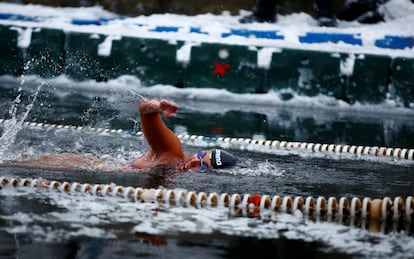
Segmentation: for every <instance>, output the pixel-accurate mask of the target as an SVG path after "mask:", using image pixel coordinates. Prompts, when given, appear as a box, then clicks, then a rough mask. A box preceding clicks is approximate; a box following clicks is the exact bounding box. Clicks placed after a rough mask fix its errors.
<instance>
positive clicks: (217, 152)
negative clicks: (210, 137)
mask: <svg viewBox="0 0 414 259" xmlns="http://www.w3.org/2000/svg"><path fill="white" fill-rule="evenodd" d="M216 164H217V165H222V163H221V155H220V149H216Z"/></svg>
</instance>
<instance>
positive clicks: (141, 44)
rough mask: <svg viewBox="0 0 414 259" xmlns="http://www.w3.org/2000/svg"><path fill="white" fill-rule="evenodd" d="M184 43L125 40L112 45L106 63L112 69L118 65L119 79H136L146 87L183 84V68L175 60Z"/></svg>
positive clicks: (142, 39)
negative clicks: (126, 76)
mask: <svg viewBox="0 0 414 259" xmlns="http://www.w3.org/2000/svg"><path fill="white" fill-rule="evenodd" d="M182 44H183V43H182V42H174V43H170V42H168V41H166V40H159V39H144V38H132V37H123V38H122V39H121V40H117V41H114V42H113V43H112V52H111V56H110V57H108V59H107V60H106V61H107V62H109V64H108V65H109V66H110V65H111V64H112V63H116V64H117V65H118V67H117V69H116V72H115V73H117V76H120V75H124V74H131V75H135V76H137V77H138V78H139V79H140V80H141V82H142V83H143V85H146V86H151V85H154V84H169V85H182V81H183V66H182V65H181V64H179V63H178V62H177V60H176V55H177V54H176V53H177V50H178V49H179V48H180V47H181V46H182Z"/></svg>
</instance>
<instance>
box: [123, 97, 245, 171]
mask: <svg viewBox="0 0 414 259" xmlns="http://www.w3.org/2000/svg"><path fill="white" fill-rule="evenodd" d="M138 109H139V112H140V115H141V126H142V131H143V133H144V135H145V137H146V140H147V142H148V144H149V146H150V147H151V150H150V151H149V152H148V153H147V154H146V155H144V156H142V157H139V158H137V159H135V160H134V161H133V162H132V163H131V168H133V169H135V168H136V169H147V168H165V169H175V170H177V171H206V170H208V169H211V168H215V169H219V168H226V167H232V166H234V165H235V164H236V163H237V160H236V158H235V157H234V156H233V155H231V154H230V153H228V152H227V151H224V150H221V149H213V150H200V151H198V152H197V153H196V154H194V155H192V156H187V155H186V154H185V153H184V151H183V149H182V147H181V142H180V140H179V139H178V137H177V136H176V135H175V134H174V133H173V132H172V131H171V130H170V129H169V128H168V127H167V126H166V125H165V124H164V121H163V120H162V118H161V114H163V115H164V116H165V117H166V118H172V117H174V116H175V113H176V111H177V109H178V105H177V104H175V103H173V102H171V101H167V100H156V99H146V98H143V99H142V100H141V103H140V104H139V107H138Z"/></svg>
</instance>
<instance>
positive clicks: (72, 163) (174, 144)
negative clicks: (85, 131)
mask: <svg viewBox="0 0 414 259" xmlns="http://www.w3.org/2000/svg"><path fill="white" fill-rule="evenodd" d="M138 110H139V113H140V115H141V116H140V117H141V127H142V131H143V133H144V135H145V138H146V140H147V142H148V144H149V146H150V150H149V152H148V153H146V154H145V155H143V156H141V157H138V158H136V159H135V160H134V161H132V163H131V164H130V165H128V166H124V167H122V168H119V167H118V168H116V166H115V165H113V164H112V165H111V164H108V163H105V162H104V161H102V160H100V159H99V158H96V157H93V156H90V155H77V154H72V153H61V154H53V155H45V156H42V157H40V158H39V159H36V160H32V161H24V163H23V164H22V162H23V161H20V162H19V163H18V166H21V167H28V168H41V169H52V168H58V169H61V170H62V169H71V168H86V169H88V168H94V169H95V168H97V169H101V170H119V169H121V170H123V171H135V170H145V169H163V170H175V171H207V170H209V169H221V168H228V167H232V166H234V165H236V163H237V159H236V158H235V157H234V156H233V155H232V154H230V153H229V152H227V151H224V150H221V149H212V150H200V151H198V152H197V153H195V154H193V155H191V156H188V155H186V154H185V153H184V151H183V149H182V146H181V142H180V140H179V139H178V137H177V136H176V135H175V134H174V132H172V131H171V130H170V129H169V128H168V127H167V126H166V125H165V123H164V121H163V119H162V117H161V115H162V114H163V115H164V116H165V117H166V118H172V117H174V116H175V114H176V111H177V110H178V105H177V104H175V103H173V102H171V101H167V100H156V99H147V98H145V97H144V98H142V99H141V102H140V104H139V106H138ZM14 164H15V163H14ZM15 165H16V164H15Z"/></svg>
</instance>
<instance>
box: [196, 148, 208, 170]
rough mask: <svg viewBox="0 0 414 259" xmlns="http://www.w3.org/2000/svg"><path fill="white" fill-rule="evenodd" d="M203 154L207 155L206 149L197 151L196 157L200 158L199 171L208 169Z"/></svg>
mask: <svg viewBox="0 0 414 259" xmlns="http://www.w3.org/2000/svg"><path fill="white" fill-rule="evenodd" d="M205 155H207V151H204V150H200V151H198V152H197V158H198V159H200V171H206V170H207V169H208V165H207V164H206V163H204V161H203V158H204V157H205Z"/></svg>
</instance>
